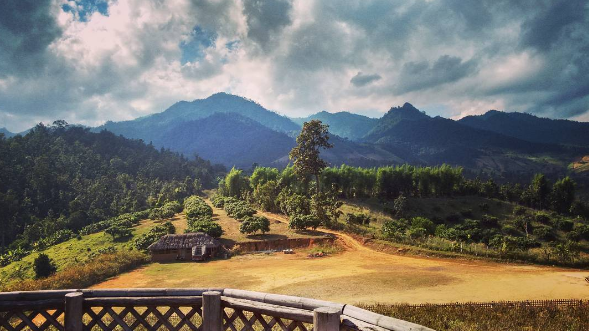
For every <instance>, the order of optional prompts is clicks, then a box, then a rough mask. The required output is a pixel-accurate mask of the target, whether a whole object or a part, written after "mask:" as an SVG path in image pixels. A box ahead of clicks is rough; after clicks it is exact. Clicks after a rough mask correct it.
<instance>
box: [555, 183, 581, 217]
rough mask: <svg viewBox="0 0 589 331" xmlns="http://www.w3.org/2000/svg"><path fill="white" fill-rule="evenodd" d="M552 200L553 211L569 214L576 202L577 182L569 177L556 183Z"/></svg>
mask: <svg viewBox="0 0 589 331" xmlns="http://www.w3.org/2000/svg"><path fill="white" fill-rule="evenodd" d="M550 199H551V204H552V209H553V210H555V211H557V212H559V213H563V214H568V213H569V212H570V210H571V206H572V204H573V202H574V201H575V182H574V181H573V180H572V179H571V178H570V177H568V176H567V177H565V178H563V179H561V180H559V181H557V182H556V183H554V185H553V186H552V193H551V197H550Z"/></svg>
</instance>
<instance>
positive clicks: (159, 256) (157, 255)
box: [151, 252, 178, 262]
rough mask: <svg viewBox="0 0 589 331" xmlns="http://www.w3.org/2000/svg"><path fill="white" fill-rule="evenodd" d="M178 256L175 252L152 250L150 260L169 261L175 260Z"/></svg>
mask: <svg viewBox="0 0 589 331" xmlns="http://www.w3.org/2000/svg"><path fill="white" fill-rule="evenodd" d="M177 256H178V253H177V252H174V253H170V252H152V253H151V261H152V262H170V261H176V257H177Z"/></svg>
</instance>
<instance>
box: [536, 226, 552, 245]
mask: <svg viewBox="0 0 589 331" xmlns="http://www.w3.org/2000/svg"><path fill="white" fill-rule="evenodd" d="M533 234H534V236H536V237H537V238H538V239H540V240H547V241H549V240H554V239H555V235H554V229H553V228H552V227H551V226H548V225H540V226H537V227H535V228H534V231H533Z"/></svg>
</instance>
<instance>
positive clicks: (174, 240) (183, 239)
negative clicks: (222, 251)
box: [148, 232, 220, 251]
mask: <svg viewBox="0 0 589 331" xmlns="http://www.w3.org/2000/svg"><path fill="white" fill-rule="evenodd" d="M199 245H200V246H203V245H206V246H219V245H220V243H219V241H218V240H217V239H215V238H213V237H211V236H209V235H208V234H206V233H203V232H196V233H185V234H167V235H165V236H163V237H161V238H160V240H158V241H157V242H155V243H153V244H151V245H150V246H149V247H148V249H149V250H150V251H160V250H166V249H180V248H192V247H194V246H199Z"/></svg>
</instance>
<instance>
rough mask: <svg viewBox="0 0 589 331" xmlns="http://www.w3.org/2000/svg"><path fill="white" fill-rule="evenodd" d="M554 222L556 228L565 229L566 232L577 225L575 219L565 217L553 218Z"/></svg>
mask: <svg viewBox="0 0 589 331" xmlns="http://www.w3.org/2000/svg"><path fill="white" fill-rule="evenodd" d="M552 224H553V225H554V227H555V228H557V229H559V230H562V231H565V232H569V231H571V230H572V229H573V227H574V226H575V223H574V222H573V221H571V220H565V219H561V218H553V219H552Z"/></svg>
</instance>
